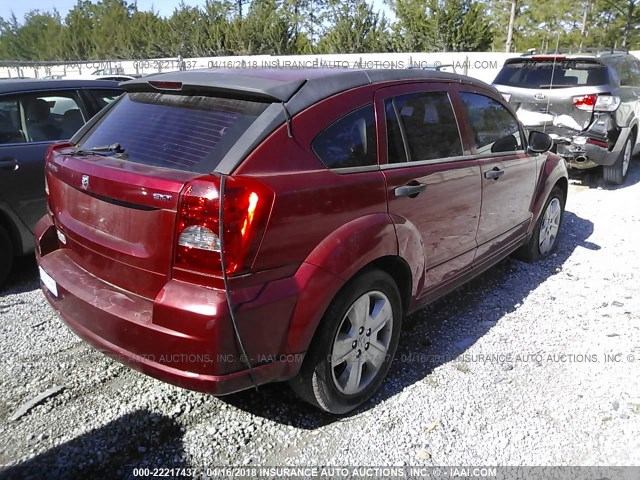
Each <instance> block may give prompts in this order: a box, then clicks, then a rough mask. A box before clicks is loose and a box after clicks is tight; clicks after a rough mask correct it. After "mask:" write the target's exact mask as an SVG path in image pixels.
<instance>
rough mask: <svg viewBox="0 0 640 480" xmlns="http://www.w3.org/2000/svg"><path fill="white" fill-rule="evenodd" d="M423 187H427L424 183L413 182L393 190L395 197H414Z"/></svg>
mask: <svg viewBox="0 0 640 480" xmlns="http://www.w3.org/2000/svg"><path fill="white" fill-rule="evenodd" d="M425 188H427V185H426V184H425V183H415V184H408V185H403V186H401V187H398V188H396V189H395V190H394V191H393V192H394V193H395V195H396V197H410V198H416V197H417V196H418V195H420V193H421V192H422V191H423V190H424V189H425Z"/></svg>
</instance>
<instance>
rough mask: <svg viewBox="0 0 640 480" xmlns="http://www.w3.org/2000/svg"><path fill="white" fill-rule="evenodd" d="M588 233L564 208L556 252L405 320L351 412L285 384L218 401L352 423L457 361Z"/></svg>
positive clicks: (298, 423)
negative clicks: (331, 408)
mask: <svg viewBox="0 0 640 480" xmlns="http://www.w3.org/2000/svg"><path fill="white" fill-rule="evenodd" d="M592 233H593V223H592V222H590V221H589V220H586V219H584V218H581V217H579V216H577V215H575V214H574V213H572V212H565V216H564V220H563V231H562V233H561V237H560V243H559V246H558V250H557V251H556V253H555V254H553V255H552V256H550V257H548V258H546V259H543V260H540V261H538V262H535V263H532V264H528V263H524V262H520V261H517V260H514V259H511V258H508V259H506V260H504V261H502V262H501V263H499V264H498V265H496V266H494V267H493V268H491V269H489V270H488V271H487V272H485V273H484V274H482V275H480V276H479V277H477V278H475V279H474V280H472V281H470V282H469V283H467V284H465V285H464V286H462V287H461V288H459V289H458V290H456V291H454V292H452V293H450V294H448V295H446V296H445V297H443V298H441V299H440V300H437V301H436V302H434V303H432V304H431V305H429V306H427V307H425V308H423V309H421V310H419V311H418V312H416V313H414V314H413V315H411V316H410V317H408V318H407V319H405V322H404V324H403V332H402V334H401V336H400V343H399V345H398V351H397V353H396V356H395V360H394V362H393V364H392V366H391V368H390V370H389V373H388V375H387V379H386V381H385V382H384V384H383V385H382V387H381V389H380V390H379V391H378V392H377V393H376V395H374V397H373V398H372V399H371V400H369V401H368V402H367V403H365V404H364V405H363V406H361V407H360V408H358V409H356V410H355V411H354V412H353V413H352V414H351V415H350V416H347V417H337V416H333V415H330V414H326V413H323V412H320V411H319V410H318V409H316V408H314V407H312V406H310V405H308V404H306V403H305V402H303V401H302V400H300V399H298V398H297V397H296V396H295V394H294V393H293V392H292V391H291V390H290V389H289V388H288V387H287V386H286V385H284V384H271V385H266V386H263V387H260V388H259V390H258V391H255V390H252V391H245V392H240V393H237V394H234V395H229V396H226V397H222V398H221V399H222V400H223V401H225V402H227V403H229V404H231V405H233V406H234V407H236V408H239V409H241V410H244V411H247V412H249V413H251V414H253V415H257V416H260V417H264V418H267V419H270V420H272V421H275V422H278V423H282V424H285V425H290V426H292V427H294V428H301V429H306V430H313V429H317V428H320V427H322V426H325V425H327V424H330V423H333V422H336V421H340V422H345V421H350V419H351V417H352V416H353V415H358V414H360V413H363V412H365V411H367V410H369V409H370V408H372V407H374V406H376V405H378V404H380V403H382V402H384V401H386V400H388V399H390V398H392V397H394V396H396V395H398V394H400V393H401V392H402V391H403V390H404V389H405V388H406V387H408V386H410V385H413V384H414V383H416V382H420V381H426V382H429V378H428V377H429V375H430V374H431V373H432V372H433V370H434V369H435V368H437V367H438V366H440V365H443V364H445V363H449V362H455V361H456V358H457V357H459V356H460V355H461V354H462V353H464V352H465V351H466V350H467V349H468V348H469V347H471V346H472V345H473V344H474V343H476V341H477V340H478V339H480V338H482V336H484V335H485V334H486V333H487V332H488V331H489V330H490V329H491V328H492V327H493V326H494V325H495V324H496V323H497V322H498V321H500V319H501V318H503V317H504V316H505V315H507V314H509V313H511V312H513V311H515V310H516V309H517V308H518V307H519V306H520V305H521V303H522V302H523V300H524V299H525V298H526V297H527V295H528V294H529V293H530V292H531V291H532V290H534V289H535V288H536V287H538V286H539V285H540V284H541V283H543V282H544V281H545V280H546V279H548V278H549V277H551V276H553V275H555V274H556V273H558V272H559V271H561V269H562V265H563V264H564V263H565V261H566V260H567V259H568V258H569V256H570V255H571V254H572V253H573V251H574V250H575V249H577V248H586V249H588V250H594V251H595V250H599V249H600V247H599V246H598V245H596V244H594V243H592V242H589V241H588V238H589V237H590V236H591V234H592ZM559 294H563V293H562V292H559ZM455 367H456V368H458V369H459V370H460V371H462V372H466V371H468V365H465V364H464V363H455ZM434 386H435V385H434Z"/></svg>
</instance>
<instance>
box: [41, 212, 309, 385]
mask: <svg viewBox="0 0 640 480" xmlns="http://www.w3.org/2000/svg"><path fill="white" fill-rule="evenodd" d="M55 236H56V232H55V227H54V226H53V224H52V222H51V220H50V219H49V217H48V216H45V217H43V218H42V219H41V220H40V222H39V223H38V225H37V227H36V238H37V244H38V248H37V249H36V258H37V260H38V264H39V265H40V267H41V268H42V269H43V270H44V271H45V272H46V273H47V274H48V275H50V276H51V277H52V278H53V280H54V281H55V286H56V288H55V289H56V290H57V292H56V294H54V293H53V292H52V291H51V290H50V289H49V288H47V287H46V286H44V284H43V285H42V289H43V292H44V294H45V296H46V298H47V300H48V301H49V303H50V304H51V305H52V306H53V308H54V309H55V310H57V311H58V313H59V315H60V317H61V318H62V320H63V321H64V322H65V323H66V324H67V325H68V326H69V327H70V328H71V329H72V330H73V331H74V332H75V333H77V335H78V336H80V337H81V338H82V339H84V340H85V341H87V342H88V343H89V344H91V345H92V346H94V347H95V348H97V349H99V350H100V351H102V352H103V353H105V354H107V355H109V356H111V357H113V358H114V359H116V360H117V361H119V362H121V363H124V364H126V365H128V366H130V367H131V368H133V369H135V370H138V371H140V372H142V373H145V374H147V375H150V376H152V377H155V378H158V379H160V380H163V381H166V382H169V383H172V384H175V385H178V386H180V387H184V388H188V389H191V390H197V391H202V392H206V393H211V394H214V395H224V394H228V393H233V392H236V391H239V390H243V389H246V388H250V387H252V386H253V380H252V376H251V375H250V372H249V370H248V368H247V367H246V359H245V358H244V357H243V356H242V355H241V354H240V353H239V352H240V349H239V348H238V342H237V339H236V336H235V333H234V330H233V325H232V322H231V320H230V316H229V311H228V307H227V300H226V295H225V292H224V291H221V290H216V289H211V288H204V287H199V286H196V285H191V284H188V283H184V282H179V281H176V280H169V281H168V282H167V284H166V285H165V288H163V290H162V291H161V292H160V293H159V294H158V295H157V297H156V298H155V299H153V300H150V299H147V298H143V297H140V296H137V295H135V294H133V293H131V292H128V291H125V290H122V289H120V288H118V287H115V286H113V285H111V284H108V283H106V282H104V281H102V280H101V279H99V278H97V277H95V276H93V275H92V274H91V273H89V272H87V271H85V270H83V269H82V268H80V267H79V266H78V265H76V264H75V263H74V262H73V261H72V260H71V259H70V257H69V256H68V255H67V253H66V252H67V250H65V249H64V248H57V246H56V245H55V243H56V242H55V241H54V238H55ZM299 281H300V279H299V278H296V277H295V276H293V277H289V278H285V279H280V280H277V281H274V282H270V283H269V284H268V285H261V286H257V287H256V286H253V287H250V288H247V289H245V290H237V291H236V290H234V292H233V295H232V297H233V298H234V301H235V302H236V303H237V304H238V308H237V310H238V311H237V312H236V313H237V315H236V317H237V321H238V328H239V330H240V332H241V334H242V336H243V341H244V343H245V346H246V350H247V354H248V355H249V359H250V361H251V364H252V366H253V368H252V372H251V374H252V375H253V379H255V382H256V383H258V384H262V383H267V382H271V381H278V380H286V379H288V378H291V377H293V376H295V374H296V373H297V372H298V370H299V368H300V366H301V363H302V360H303V357H304V355H303V354H302V353H300V352H292V351H291V350H290V349H289V348H288V347H289V345H290V344H289V343H288V335H289V327H290V323H291V320H292V316H293V314H294V310H295V306H296V302H297V299H298V294H299V288H300V287H299V286H298V283H299Z"/></svg>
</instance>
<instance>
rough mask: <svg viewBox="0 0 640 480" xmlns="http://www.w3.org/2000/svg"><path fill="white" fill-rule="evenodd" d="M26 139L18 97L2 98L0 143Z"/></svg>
mask: <svg viewBox="0 0 640 480" xmlns="http://www.w3.org/2000/svg"><path fill="white" fill-rule="evenodd" d="M26 141H27V138H26V136H25V134H24V125H23V124H22V121H21V118H20V105H19V103H18V100H17V99H16V98H7V99H0V145H3V144H7V143H24V142H26Z"/></svg>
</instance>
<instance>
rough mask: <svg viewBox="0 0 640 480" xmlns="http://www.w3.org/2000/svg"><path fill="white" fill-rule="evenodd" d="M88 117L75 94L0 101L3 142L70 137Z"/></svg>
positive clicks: (52, 93)
mask: <svg viewBox="0 0 640 480" xmlns="http://www.w3.org/2000/svg"><path fill="white" fill-rule="evenodd" d="M84 122H85V118H84V115H83V113H82V110H81V109H80V100H79V99H78V95H77V93H76V92H74V91H63V92H59V91H48V92H42V93H28V94H23V95H19V96H16V97H11V98H7V99H3V100H0V143H2V144H7V143H24V142H50V141H54V140H64V139H67V138H70V137H71V136H72V135H73V134H74V133H75V132H76V131H77V130H78V129H79V128H80V127H82V125H84Z"/></svg>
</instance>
